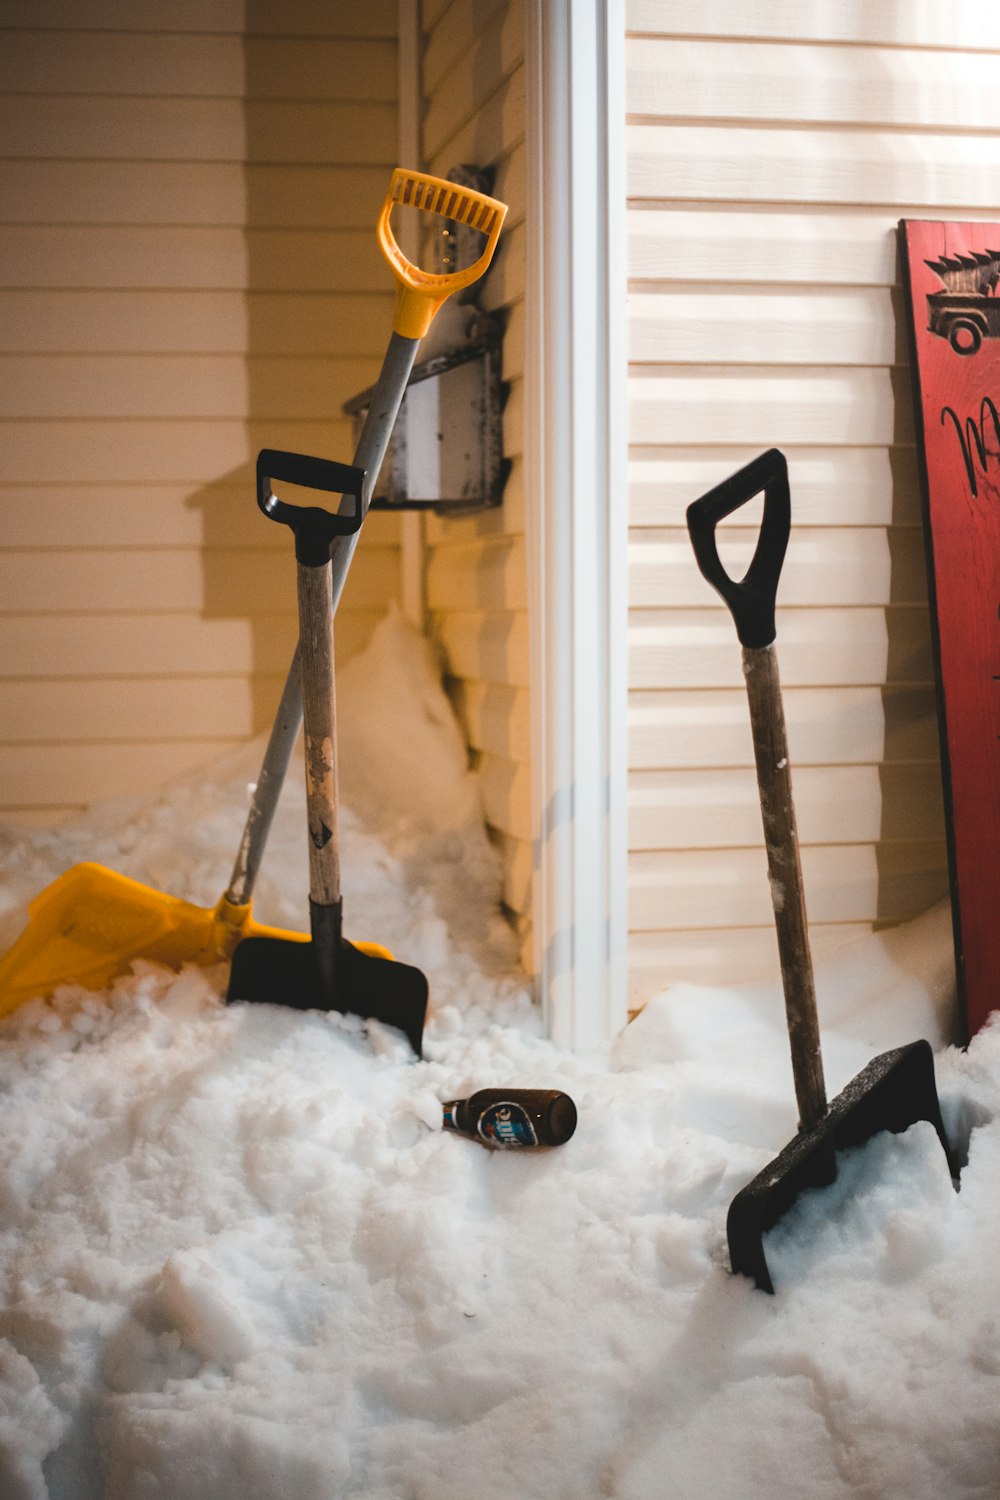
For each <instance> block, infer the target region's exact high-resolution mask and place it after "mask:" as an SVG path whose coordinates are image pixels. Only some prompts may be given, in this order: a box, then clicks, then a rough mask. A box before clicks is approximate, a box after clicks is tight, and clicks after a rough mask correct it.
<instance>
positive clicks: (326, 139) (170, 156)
mask: <svg viewBox="0 0 1000 1500" xmlns="http://www.w3.org/2000/svg"><path fill="white" fill-rule="evenodd" d="M0 138H2V139H3V142H4V149H5V153H6V154H7V155H8V156H17V157H20V158H22V159H23V160H29V161H30V160H34V159H45V158H47V157H48V158H56V159H58V158H60V157H61V158H70V157H71V158H73V159H74V160H76V161H144V162H152V161H185V162H200V161H210V162H224V161H244V160H246V158H247V157H248V155H249V157H250V159H251V160H253V161H255V162H295V163H296V164H297V165H304V164H305V163H307V162H322V163H324V164H328V165H329V164H333V163H337V164H344V165H348V166H350V165H354V166H357V165H359V164H361V163H371V164H372V165H376V166H377V165H380V164H381V163H383V162H386V161H390V160H391V159H392V158H393V156H394V155H395V152H396V106H395V103H394V102H393V101H389V102H387V103H384V104H373V103H368V102H364V103H362V102H360V101H358V100H353V101H351V102H345V103H335V104H329V103H322V104H320V103H308V102H299V101H295V102H293V103H280V104H279V103H274V104H272V103H261V102H259V101H258V102H255V101H253V100H250V101H243V100H240V99H149V98H127V99H112V98H106V97H105V98H95V97H93V96H90V95H80V96H77V97H59V96H52V95H49V94H45V95H42V96H32V97H28V98H24V97H19V96H17V95H9V96H7V97H6V98H3V97H0Z"/></svg>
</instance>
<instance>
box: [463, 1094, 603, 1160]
mask: <svg viewBox="0 0 1000 1500" xmlns="http://www.w3.org/2000/svg"><path fill="white" fill-rule="evenodd" d="M443 1109H444V1128H445V1129H446V1130H457V1131H458V1132H459V1133H460V1134H462V1135H468V1136H471V1137H472V1139H473V1140H477V1141H482V1143H483V1144H484V1145H486V1146H494V1147H501V1148H515V1149H516V1148H519V1147H524V1146H561V1145H563V1143H564V1142H565V1141H568V1140H569V1138H570V1136H571V1135H572V1134H573V1132H574V1130H575V1129H576V1105H575V1104H574V1103H573V1101H572V1099H571V1098H570V1097H569V1095H568V1094H563V1093H561V1092H560V1090H559V1089H503V1088H500V1089H478V1090H477V1091H476V1093H474V1094H471V1095H470V1096H469V1098H468V1099H453V1100H451V1102H450V1103H448V1104H445V1105H444V1106H443Z"/></svg>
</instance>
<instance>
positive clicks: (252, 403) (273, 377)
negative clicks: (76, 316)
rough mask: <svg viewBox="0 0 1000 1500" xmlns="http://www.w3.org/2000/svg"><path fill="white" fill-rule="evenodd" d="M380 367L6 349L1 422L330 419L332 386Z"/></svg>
mask: <svg viewBox="0 0 1000 1500" xmlns="http://www.w3.org/2000/svg"><path fill="white" fill-rule="evenodd" d="M378 371H379V363H378V361H377V360H375V361H371V360H360V359H335V358H330V359H310V358H306V357H304V356H300V357H297V358H295V357H292V356H269V357H267V358H264V359H258V358H254V357H252V356H251V357H247V356H246V355H235V354H232V355H217V354H216V355H213V354H204V355H196V356H190V355H181V354H176V355H145V356H142V355H108V354H97V355H84V354H79V355H65V354H43V355H30V354H16V355H6V356H0V420H9V419H11V418H22V419H25V418H32V419H33V418H41V419H43V420H51V419H55V420H58V419H60V418H71V419H73V420H78V421H79V420H85V419H87V418H90V417H95V418H99V419H101V418H103V419H110V420H114V419H117V418H120V417H140V418H147V419H149V418H150V417H151V414H152V413H155V418H153V420H156V421H161V420H166V421H171V420H176V419H180V418H185V417H200V418H207V419H213V418H223V419H225V418H235V419H239V418H246V417H248V416H249V417H251V418H252V419H254V420H256V421H274V420H277V421H308V420H325V419H326V418H328V417H330V416H331V415H332V414H333V413H332V411H331V408H332V407H333V405H334V403H333V401H332V400H331V393H332V392H334V391H342V390H351V389H352V387H353V388H355V389H359V390H363V389H364V388H365V387H366V386H367V385H369V384H371V383H372V382H373V381H374V380H375V378H376V377H377V375H378Z"/></svg>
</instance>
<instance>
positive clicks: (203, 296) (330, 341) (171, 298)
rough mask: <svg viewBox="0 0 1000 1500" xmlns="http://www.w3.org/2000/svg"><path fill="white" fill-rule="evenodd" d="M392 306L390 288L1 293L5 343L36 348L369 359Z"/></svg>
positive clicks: (387, 326)
mask: <svg viewBox="0 0 1000 1500" xmlns="http://www.w3.org/2000/svg"><path fill="white" fill-rule="evenodd" d="M392 306H393V301H392V298H391V296H385V295H381V294H374V293H373V294H367V295H366V294H364V293H360V294H353V295H352V294H349V293H346V292H345V293H343V294H341V295H328V294H326V293H322V292H316V293H309V292H303V293H282V292H253V293H250V294H245V293H243V292H238V291H232V292H212V291H179V292H171V291H154V292H140V291H120V292H114V291H112V292H101V291H0V319H2V320H3V327H4V345H5V348H6V351H7V352H8V353H10V354H18V353H25V354H35V355H40V354H75V353H82V354H91V353H92V352H93V351H94V349H95V348H97V349H100V350H101V352H102V353H104V354H202V353H204V354H227V353H239V354H244V353H246V352H247V351H252V352H253V353H254V354H256V355H258V356H264V355H288V354H299V355H303V356H309V355H326V354H329V353H330V351H331V350H334V349H335V350H336V351H337V355H338V356H339V357H340V358H348V357H351V356H354V357H357V356H362V357H365V358H368V359H370V358H371V353H372V345H373V343H376V346H377V341H378V340H377V331H378V330H383V329H384V330H385V342H386V343H388V340H389V336H390V334H391V332H392ZM362 389H363V387H362ZM352 394H353V393H352ZM333 404H334V403H333V399H332V393H331V406H333Z"/></svg>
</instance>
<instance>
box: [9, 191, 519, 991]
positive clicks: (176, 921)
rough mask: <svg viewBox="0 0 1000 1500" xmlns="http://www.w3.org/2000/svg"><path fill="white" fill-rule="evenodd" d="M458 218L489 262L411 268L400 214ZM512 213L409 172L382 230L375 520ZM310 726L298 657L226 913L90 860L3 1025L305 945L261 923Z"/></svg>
mask: <svg viewBox="0 0 1000 1500" xmlns="http://www.w3.org/2000/svg"><path fill="white" fill-rule="evenodd" d="M400 205H402V206H405V207H409V208H412V209H419V210H422V211H423V212H425V213H431V214H436V215H439V216H440V217H441V218H442V219H445V220H456V221H458V222H459V223H462V224H465V225H467V226H468V227H470V228H473V229H475V230H477V231H479V232H480V233H482V234H483V235H484V237H485V245H484V248H483V250H482V253H481V255H480V257H479V259H478V260H477V261H476V262H475V263H474V264H473V265H471V266H468V267H466V268H464V269H460V270H457V271H454V272H452V273H450V274H448V275H436V274H432V273H430V272H427V271H424V270H422V269H420V267H418V266H415V265H413V264H412V263H411V262H410V261H408V260H407V259H406V257H405V256H404V255H403V253H402V251H401V250H400V248H399V246H398V244H397V243H396V239H395V236H394V235H393V232H392V225H391V216H392V211H393V209H394V208H395V207H397V206H400ZM506 212H507V209H506V206H505V205H504V204H503V203H500V202H499V201H498V200H497V199H495V198H488V197H486V196H485V195H484V194H481V193H475V192H473V191H471V190H470V189H468V188H464V187H459V186H456V184H455V183H452V182H447V181H444V180H443V179H441V178H437V177H429V176H426V175H425V174H423V173H418V172H408V171H406V170H405V169H403V168H401V167H397V168H396V170H395V171H394V172H393V175H392V179H391V181H390V184H389V190H388V193H387V194H386V198H385V201H384V203H383V205H382V210H381V213H380V216H379V221H378V231H377V232H378V239H379V244H380V246H381V248H382V252H383V254H384V255H385V257H386V260H387V261H388V263H389V266H390V268H391V270H392V273H393V276H394V278H395V281H396V286H397V299H396V308H395V313H394V318H393V331H392V335H391V337H390V340H389V344H388V348H387V350H386V354H385V358H384V360H383V363H382V370H381V373H380V374H379V378H378V381H377V383H376V385H375V389H374V391H373V393H372V399H371V402H370V405H369V408H368V415H367V417H366V419H365V423H364V427H363V429H362V432H361V436H360V437H359V439H358V444H357V450H356V453H355V459H354V463H355V467H357V468H359V469H362V470H366V471H367V479H366V481H365V486H366V487H365V490H364V492H363V494H362V496H361V503H360V507H356V506H351V507H350V508H351V510H352V513H353V511H354V510H355V509H358V508H360V513H361V517H362V519H363V517H364V515H365V513H366V512H367V510H368V505H369V502H370V498H371V487H372V485H373V484H374V482H375V479H376V477H377V475H378V472H379V470H380V468H381V466H382V461H383V459H384V457H385V453H386V449H387V448H388V445H389V438H390V437H391V435H392V429H393V425H394V423H395V421H396V416H397V413H398V411H399V407H400V403H401V402H402V399H403V395H404V392H405V390H406V383H407V381H408V379H409V376H410V372H411V370H412V368H413V363H414V360H415V358H416V353H417V348H418V346H419V343H420V340H421V339H422V338H423V337H424V335H425V334H426V332H427V330H428V328H429V327H430V325H431V322H432V320H433V318H434V315H435V313H436V312H437V310H438V308H439V307H440V306H441V305H442V303H443V302H444V301H445V300H446V299H447V298H448V297H449V296H450V295H451V294H452V292H455V291H458V290H460V289H461V288H462V287H465V286H468V285H470V284H471V283H472V282H474V281H476V280H477V279H478V278H479V277H481V276H482V275H483V273H484V272H485V271H486V269H487V267H488V266H489V263H490V261H491V259H492V257H493V252H494V250H495V249H496V244H497V239H498V237H499V234H500V228H501V226H502V224H503V220H504V217H505V215H506ZM357 540H358V533H357V530H354V531H352V532H346V533H344V534H343V535H339V536H337V537H335V539H334V543H333V547H332V556H333V585H332V593H333V607H334V609H336V606H337V603H338V602H339V599H340V595H341V593H342V591H343V587H344V582H345V579H346V577H347V573H348V570H349V568H350V564H351V559H352V557H353V553H354V547H355V545H356V544H357ZM301 722H302V697H301V687H300V681H299V660H298V651H296V654H295V658H294V660H293V662H292V665H291V668H290V670H289V673H288V678H287V680H286V683H285V688H284V691H283V693H282V697H281V701H280V703H279V706H278V711H277V715H276V717H275V721H274V725H273V728H272V730H271V735H270V739H269V741H268V745H267V749H266V751H265V754H264V760H263V763H262V765H261V770H260V774H259V776H258V778H257V784H256V787H255V790H254V792H253V795H252V799H251V805H250V809H249V812H248V815H247V820H246V826H245V828H244V831H243V836H242V838H241V840H240V846H239V850H238V852H237V855H236V860H235V863H234V865H233V871H232V874H231V876H230V880H229V885H228V886H227V888H226V890H225V892H224V894H223V895H222V896H221V897H220V899H219V901H218V903H217V904H216V905H215V906H214V907H203V906H198V905H195V904H194V903H193V902H190V901H182V900H180V899H178V898H177V897H175V896H170V895H167V894H166V893H165V892H163V891H158V890H155V889H153V888H152V887H150V886H146V885H142V884H140V883H139V882H138V881H136V880H131V879H129V878H128V877H127V876H125V875H120V874H118V873H117V871H114V870H109V869H106V868H105V867H104V866H102V865H98V864H91V863H83V864H78V865H74V866H73V867H72V868H71V869H69V870H67V871H65V873H64V874H62V875H60V876H59V877H58V879H56V880H54V881H53V882H52V884H51V885H49V886H47V887H46V889H45V890H44V891H42V892H41V893H40V894H39V895H38V896H36V897H35V899H34V900H33V901H32V902H31V903H30V905H29V908H28V924H27V926H26V928H25V930H24V931H23V933H22V934H21V936H20V937H19V938H18V939H17V941H16V942H15V943H14V945H13V947H11V948H10V949H9V950H8V952H7V953H6V954H5V955H4V957H3V958H2V959H0V1017H2V1016H4V1015H6V1014H8V1013H9V1012H10V1011H12V1010H14V1009H15V1008H16V1007H17V1006H18V1005H20V1004H22V1003H23V1002H24V1001H25V1000H30V999H31V998H32V997H33V996H36V995H40V996H46V995H50V994H51V993H52V991H53V990H54V989H56V988H57V987H58V986H59V985H60V984H79V985H81V986H83V987H84V988H85V989H103V988H105V987H106V986H107V985H108V984H110V983H111V981H112V980H113V979H114V978H116V977H117V976H118V975H119V974H127V973H128V971H129V968H130V966H131V964H132V962H133V960H134V959H137V958H147V959H151V960H153V961H155V962H158V963H163V964H167V965H169V966H171V967H173V968H180V966H181V965H182V964H185V963H200V964H213V963H218V962H219V961H220V960H222V959H227V958H229V957H230V956H231V954H232V951H233V949H234V947H235V945H236V943H237V942H238V941H239V940H240V938H241V937H242V936H250V935H256V936H267V935H276V936H279V937H282V936H283V937H287V938H293V937H294V934H291V933H285V932H282V931H281V930H280V929H270V928H266V927H263V926H261V925H260V924H258V923H256V922H255V921H254V920H253V916H252V900H251V898H252V895H253V888H254V884H255V882H256V878H257V873H258V870H259V867H260V861H261V858H262V856H263V853H264V846H265V844H266V841H267V836H268V834H269V832H270V828H271V824H272V822H273V820H274V813H275V809H276V808H277V804H278V797H279V794H280V792H281V788H282V785H283V782H284V778H285V773H286V771H287V769H288V763H289V760H290V758H291V754H292V750H293V749H294V746H295V741H296V738H297V737H298V731H299V726H300V724H301Z"/></svg>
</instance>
